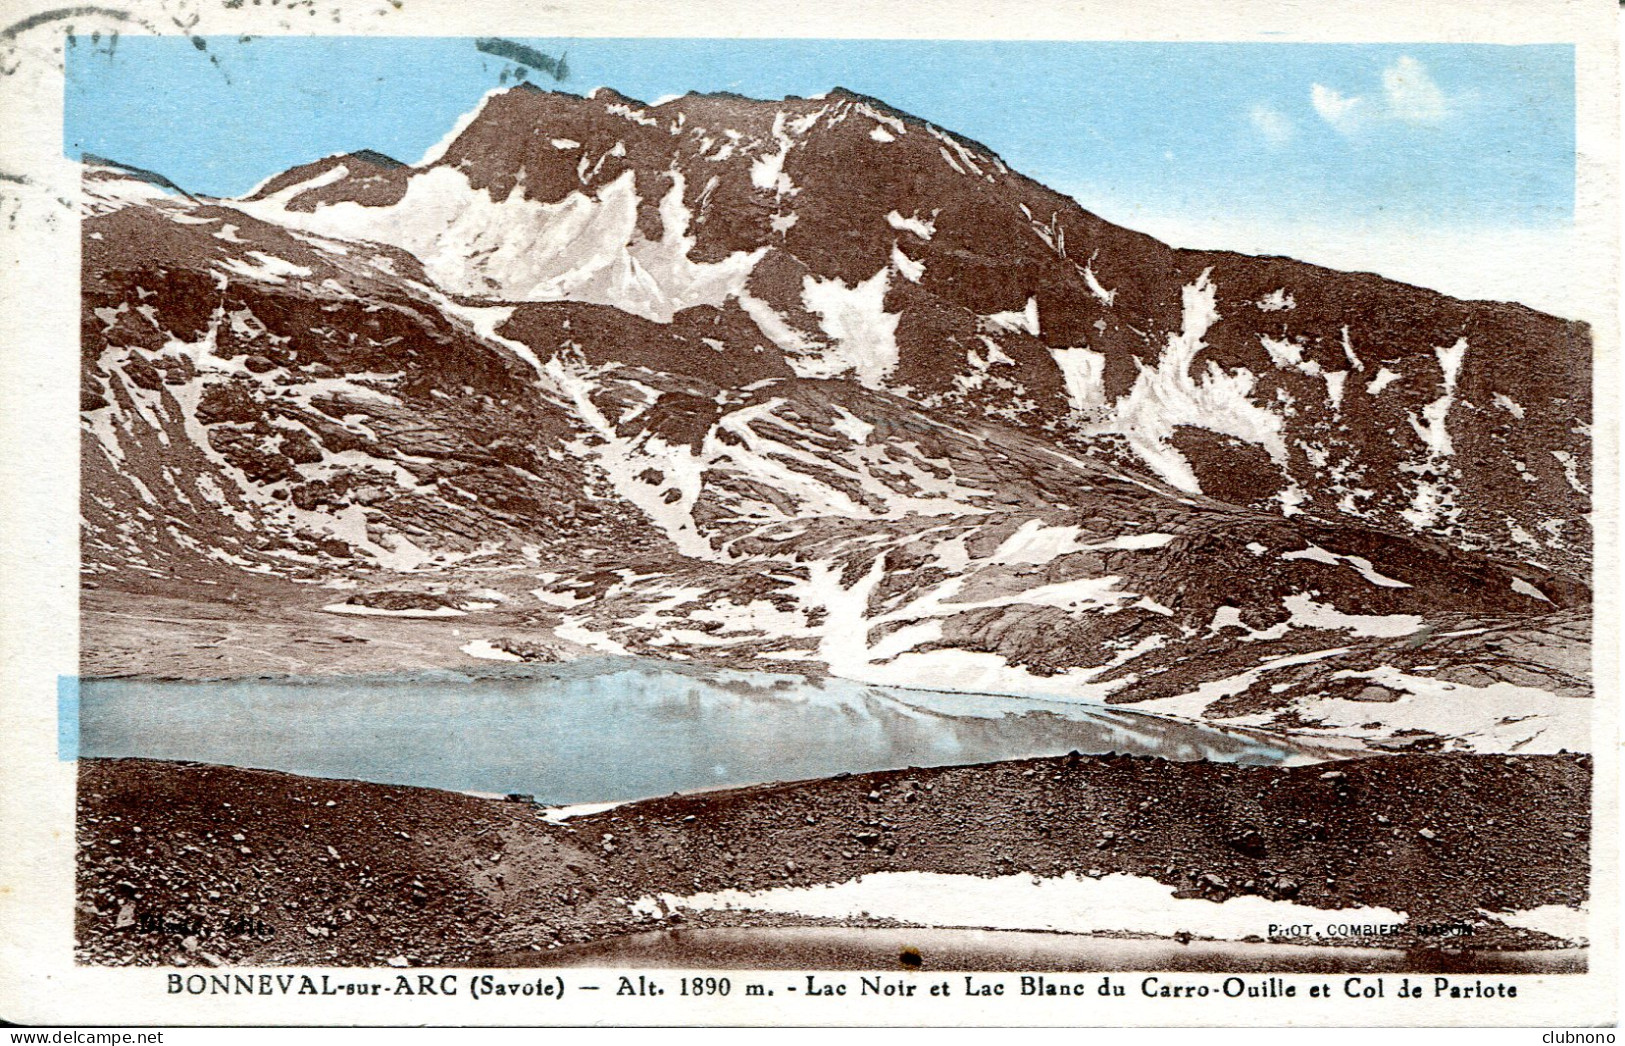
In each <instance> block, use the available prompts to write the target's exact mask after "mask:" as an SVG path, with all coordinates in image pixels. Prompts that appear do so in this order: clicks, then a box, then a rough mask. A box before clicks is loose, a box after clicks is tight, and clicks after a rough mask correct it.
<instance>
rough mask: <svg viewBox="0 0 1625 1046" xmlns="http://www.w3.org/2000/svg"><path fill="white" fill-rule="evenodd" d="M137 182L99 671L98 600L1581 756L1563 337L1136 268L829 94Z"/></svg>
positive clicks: (104, 338) (1277, 278)
mask: <svg viewBox="0 0 1625 1046" xmlns="http://www.w3.org/2000/svg"><path fill="white" fill-rule="evenodd" d="M160 183H161V179H158V178H157V177H156V176H152V175H150V174H148V173H147V172H135V171H131V170H128V169H123V168H119V167H118V166H116V165H114V164H111V163H105V162H95V163H89V162H87V166H86V175H85V219H84V241H83V243H84V268H83V280H84V283H83V287H84V311H83V407H84V418H85V444H84V446H85V452H84V459H83V460H84V497H83V510H84V516H85V535H84V560H85V571H86V575H87V583H88V584H89V585H91V586H93V587H92V589H91V591H92V592H93V593H95V596H94V598H92V599H91V600H89V601H88V604H87V605H88V606H89V608H90V615H91V617H90V618H88V619H87V627H86V636H87V638H86V670H87V671H88V672H91V673H92V674H94V673H95V672H96V671H97V670H98V668H101V669H106V668H107V667H108V663H107V662H105V661H98V658H101V657H103V656H104V654H105V650H104V649H100V648H98V646H97V640H96V638H95V637H96V635H97V627H96V626H95V624H94V617H95V615H96V614H97V613H100V612H101V611H102V610H108V611H109V612H111V611H116V610H117V607H118V600H119V596H118V594H119V593H135V594H138V593H142V592H146V593H151V592H153V591H156V590H158V589H162V590H163V591H164V592H166V593H171V594H172V593H173V592H175V591H183V592H185V593H186V594H187V595H188V598H191V599H194V600H197V601H200V602H212V601H218V602H221V603H226V602H228V600H229V594H230V593H231V592H232V591H234V590H235V589H238V588H241V587H243V586H244V585H245V583H246V581H247V580H248V579H249V578H250V576H252V582H253V585H254V591H255V592H256V593H257V595H256V597H255V598H256V599H257V600H258V601H259V604H260V605H261V606H268V605H271V604H275V605H277V606H279V607H282V608H293V609H294V610H296V611H297V612H299V613H302V614H303V613H308V614H310V615H312V616H315V617H320V616H321V615H322V614H323V609H322V608H324V607H325V608H327V609H328V610H329V611H331V613H329V614H328V615H327V617H328V619H329V626H328V627H330V628H332V629H333V630H342V629H343V628H344V627H346V625H345V620H344V618H343V616H342V615H346V614H349V615H354V614H372V615H379V614H382V615H395V616H409V617H424V618H436V619H439V618H444V619H446V620H445V621H437V622H435V623H434V627H441V626H445V627H450V625H451V624H455V625H456V627H457V628H458V630H459V634H460V635H466V636H468V637H470V638H471V639H472V640H473V641H472V642H470V643H469V644H468V646H466V647H465V648H464V650H465V652H466V653H468V654H471V655H474V656H491V657H499V658H521V659H523V658H534V657H549V656H558V655H559V653H560V652H568V651H570V650H577V649H590V650H597V651H602V652H613V653H623V652H624V653H636V654H644V655H650V656H658V657H672V658H678V659H697V660H701V661H713V662H718V663H729V664H744V665H752V666H758V667H771V668H779V669H782V668H786V667H799V668H803V669H806V670H818V671H825V670H827V671H832V672H835V673H837V674H841V675H846V676H850V677H852V678H857V679H863V680H868V681H873V682H884V683H894V684H901V685H930V686H939V687H949V688H964V689H987V690H990V691H995V692H997V691H1008V692H1042V693H1056V694H1063V695H1067V696H1072V697H1078V698H1087V699H1094V700H1108V701H1149V702H1151V705H1150V706H1148V707H1152V708H1160V709H1162V710H1165V711H1168V712H1171V713H1176V714H1188V715H1195V714H1206V715H1216V716H1225V717H1231V718H1236V717H1240V718H1242V719H1244V720H1245V721H1248V722H1251V723H1255V724H1258V725H1268V726H1273V727H1275V728H1277V729H1285V730H1301V731H1307V732H1311V733H1315V734H1317V735H1320V734H1325V733H1328V732H1329V733H1332V734H1336V735H1339V736H1342V737H1347V738H1351V739H1354V740H1355V741H1357V742H1359V743H1362V744H1377V745H1389V746H1393V745H1402V746H1403V745H1412V746H1422V747H1439V746H1447V747H1466V748H1477V749H1482V750H1511V749H1516V750H1520V751H1556V750H1558V749H1559V748H1561V747H1567V748H1570V749H1576V748H1583V747H1585V745H1586V727H1585V723H1586V721H1587V717H1586V715H1585V713H1584V708H1585V706H1586V705H1587V704H1588V702H1586V701H1584V700H1583V698H1584V697H1586V696H1589V692H1590V688H1589V680H1588V669H1587V661H1588V655H1587V639H1588V634H1589V601H1590V593H1589V589H1588V587H1587V586H1588V581H1589V556H1590V553H1589V547H1590V541H1589V523H1588V513H1589V510H1590V499H1589V494H1588V483H1589V464H1590V430H1589V425H1590V390H1589V353H1590V339H1589V332H1588V331H1587V330H1586V329H1585V328H1584V326H1583V325H1580V324H1576V323H1571V322H1566V321H1563V320H1560V319H1557V318H1554V317H1550V316H1545V315H1542V314H1539V313H1536V312H1533V311H1531V310H1529V309H1526V308H1523V307H1521V306H1517V305H1504V304H1496V303H1485V302H1461V301H1456V300H1453V299H1450V298H1446V297H1444V296H1441V295H1438V294H1435V293H1432V292H1429V291H1424V290H1420V289H1417V288H1414V287H1408V286H1404V285H1401V284H1396V283H1393V282H1390V281H1385V280H1382V279H1380V278H1378V277H1375V276H1371V275H1365V274H1346V273H1337V272H1332V271H1329V270H1325V269H1319V268H1316V267H1314V266H1309V265H1304V264H1301V263H1298V262H1294V261H1291V260H1288V259H1279V258H1251V257H1246V256H1241V255H1233V254H1223V253H1212V252H1193V251H1184V250H1176V249H1172V248H1169V247H1167V246H1165V245H1163V244H1160V243H1158V242H1157V241H1155V240H1152V239H1150V238H1148V237H1145V236H1142V235H1139V234H1137V233H1133V232H1131V231H1128V230H1125V229H1121V228H1118V227H1115V226H1112V225H1110V224H1109V223H1106V222H1104V221H1102V220H1100V219H1099V218H1097V217H1095V216H1093V215H1091V214H1089V213H1088V212H1087V211H1085V210H1083V209H1082V208H1080V207H1079V206H1078V204H1077V203H1076V202H1074V201H1072V200H1070V199H1068V198H1066V197H1063V196H1061V195H1059V194H1057V193H1054V192H1052V191H1050V190H1048V189H1046V188H1044V187H1043V186H1041V185H1038V184H1036V183H1034V182H1032V181H1031V180H1029V179H1026V178H1024V177H1022V176H1021V175H1019V174H1017V173H1015V172H1013V171H1011V170H1009V169H1008V168H1007V167H1006V166H1005V164H1004V163H1003V162H1002V161H1001V160H1000V159H999V158H998V157H997V156H996V155H995V154H993V153H992V152H991V151H990V150H989V149H987V148H986V147H985V146H982V145H979V144H978V143H975V142H971V141H968V140H966V139H964V138H962V137H959V136H957V135H954V134H952V133H951V132H948V131H946V130H943V129H940V128H936V127H933V126H931V125H929V124H926V123H924V122H922V121H919V120H917V119H915V118H913V117H910V116H907V115H906V114H902V113H899V112H897V111H895V110H892V109H890V108H889V107H887V106H885V105H884V104H883V103H880V102H877V101H875V100H873V99H868V98H864V97H861V96H857V95H853V94H850V93H847V92H843V91H835V92H833V93H831V94H829V95H827V96H825V97H823V98H818V99H787V100H785V101H783V102H756V101H750V100H746V99H742V98H737V97H733V96H697V95H689V96H686V97H683V98H680V99H676V100H674V101H670V102H667V103H664V104H662V105H659V106H646V105H643V104H641V103H638V102H634V101H632V100H630V99H626V98H623V97H621V96H619V95H617V94H615V93H614V92H611V91H604V90H601V91H598V92H595V93H594V94H593V95H592V96H590V97H587V98H580V97H576V96H572V95H565V94H554V93H548V92H543V91H539V90H535V89H533V88H529V87H520V88H514V89H512V90H508V91H502V92H493V93H492V94H491V95H489V96H487V98H486V99H485V100H484V101H483V102H482V103H481V105H480V106H479V108H478V109H476V110H475V111H474V112H472V113H471V114H470V115H469V117H467V118H465V120H464V121H463V122H462V123H461V124H460V125H459V126H458V127H457V128H455V129H453V131H452V132H451V133H450V134H449V135H448V136H447V139H446V141H445V142H443V143H442V144H441V145H440V146H437V147H436V148H435V149H434V150H431V152H430V154H429V155H428V156H426V157H425V158H424V159H423V160H422V161H421V162H420V163H418V164H416V165H406V164H403V163H400V162H399V161H397V160H394V159H392V158H390V157H387V156H383V155H381V154H378V153H374V152H370V151H365V150H363V151H360V152H356V153H351V154H346V155H341V156H336V157H329V158H326V159H322V160H318V161H315V162H313V163H310V164H306V165H303V166H301V167H297V168H294V169H293V170H290V171H288V172H286V173H284V174H282V175H278V176H276V177H274V178H272V179H270V180H269V181H267V182H266V183H265V184H264V185H262V186H261V187H259V188H258V189H257V190H256V191H254V192H252V193H250V194H249V195H248V196H247V197H246V198H244V199H241V200H211V199H202V198H196V197H192V196H187V195H185V194H184V193H177V192H175V191H173V187H168V186H166V185H165V184H160ZM268 593H275V594H274V595H272V594H268ZM237 612H238V611H226V613H227V614H228V615H229V614H231V613H237ZM240 612H241V614H242V615H243V616H252V614H253V610H252V608H248V607H243V608H242V609H241V611H240ZM487 622H489V623H487ZM335 650H336V651H337V653H336V654H335V657H334V667H335V668H342V657H341V656H340V655H341V654H342V647H338V646H336V647H335ZM176 653H177V657H178V656H179V651H177V652H176ZM459 656H461V655H459ZM182 674H184V672H182Z"/></svg>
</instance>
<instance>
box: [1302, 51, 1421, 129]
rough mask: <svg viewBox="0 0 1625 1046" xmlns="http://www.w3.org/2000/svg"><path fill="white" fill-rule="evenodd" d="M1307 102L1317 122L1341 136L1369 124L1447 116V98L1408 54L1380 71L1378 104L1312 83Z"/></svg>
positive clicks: (1410, 122) (1410, 121) (1416, 122)
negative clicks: (1316, 117)
mask: <svg viewBox="0 0 1625 1046" xmlns="http://www.w3.org/2000/svg"><path fill="white" fill-rule="evenodd" d="M1309 103H1310V104H1311V105H1313V106H1314V107H1315V112H1317V113H1319V114H1320V118H1321V119H1323V120H1325V121H1326V122H1327V123H1329V124H1331V125H1332V126H1333V127H1335V128H1337V130H1339V131H1341V132H1342V133H1344V134H1353V133H1354V132H1356V131H1358V130H1361V129H1362V128H1363V127H1365V126H1366V125H1367V124H1368V123H1369V122H1371V121H1377V120H1381V121H1398V122H1399V123H1408V124H1436V123H1441V122H1443V121H1444V119H1445V117H1447V116H1449V115H1450V99H1449V97H1448V96H1447V95H1446V94H1445V93H1444V90H1443V89H1442V88H1440V87H1439V85H1438V84H1437V83H1435V82H1434V80H1433V77H1432V76H1431V75H1430V74H1429V73H1428V71H1427V67H1426V66H1424V65H1423V64H1422V63H1421V62H1418V61H1417V60H1416V59H1414V58H1412V57H1411V56H1409V55H1401V56H1400V57H1399V58H1398V59H1397V60H1396V61H1395V62H1394V64H1393V65H1390V66H1389V67H1388V68H1386V69H1384V70H1383V71H1382V98H1381V99H1380V100H1379V101H1376V102H1374V103H1373V102H1370V101H1368V100H1367V99H1366V98H1364V97H1363V96H1360V95H1352V94H1344V93H1343V92H1341V91H1339V90H1337V89H1336V88H1332V87H1327V86H1326V85H1325V84H1315V85H1313V86H1312V87H1310V89H1309Z"/></svg>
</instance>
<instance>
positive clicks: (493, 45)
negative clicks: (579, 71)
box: [474, 37, 570, 81]
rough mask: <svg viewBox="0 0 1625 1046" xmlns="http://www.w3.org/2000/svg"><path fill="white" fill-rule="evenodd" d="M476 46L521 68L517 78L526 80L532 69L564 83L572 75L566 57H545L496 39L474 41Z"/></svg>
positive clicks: (507, 41)
mask: <svg viewBox="0 0 1625 1046" xmlns="http://www.w3.org/2000/svg"><path fill="white" fill-rule="evenodd" d="M474 46H475V48H477V49H478V50H480V51H483V52H484V53H486V54H489V55H495V56H496V57H498V58H505V59H507V60H508V61H510V62H512V63H513V64H515V65H517V66H519V72H518V74H516V75H517V78H518V79H520V80H523V79H525V77H526V76H527V75H528V73H529V71H530V70H531V69H540V70H541V71H542V72H544V73H546V74H548V75H549V76H551V77H552V78H553V79H554V80H558V81H563V80H565V79H566V78H568V77H569V75H570V67H569V66H568V65H567V64H566V63H565V57H566V56H564V55H560V56H559V57H557V58H554V57H553V56H551V55H545V54H543V53H542V52H540V51H538V50H536V49H535V48H534V47H526V46H525V45H524V44H516V43H514V42H513V41H512V40H501V39H498V38H496V37H481V38H480V39H478V40H475V41H474Z"/></svg>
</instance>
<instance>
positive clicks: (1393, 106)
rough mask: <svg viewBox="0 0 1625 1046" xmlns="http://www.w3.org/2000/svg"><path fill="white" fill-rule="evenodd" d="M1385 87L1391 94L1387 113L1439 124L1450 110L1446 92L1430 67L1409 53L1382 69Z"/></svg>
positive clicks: (1386, 92) (1417, 121)
mask: <svg viewBox="0 0 1625 1046" xmlns="http://www.w3.org/2000/svg"><path fill="white" fill-rule="evenodd" d="M1382 90H1383V93H1384V94H1385V95H1387V97H1388V114H1389V115H1390V116H1392V117H1393V118H1394V119H1396V120H1403V121H1405V122H1406V123H1438V122H1439V121H1441V120H1443V119H1444V118H1445V116H1446V115H1447V114H1448V112H1449V108H1450V107H1449V104H1448V103H1447V101H1446V99H1445V94H1444V92H1443V91H1442V90H1440V89H1439V85H1438V84H1436V83H1434V82H1433V77H1432V76H1429V75H1428V71H1427V67H1426V66H1424V65H1423V64H1422V63H1421V62H1418V61H1417V60H1416V59H1414V58H1412V57H1410V56H1409V55H1404V56H1401V57H1400V59H1399V61H1397V62H1395V63H1394V64H1393V65H1391V66H1389V67H1388V68H1386V69H1384V70H1383V71H1382Z"/></svg>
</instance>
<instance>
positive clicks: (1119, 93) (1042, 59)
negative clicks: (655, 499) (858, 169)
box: [65, 37, 1575, 230]
mask: <svg viewBox="0 0 1625 1046" xmlns="http://www.w3.org/2000/svg"><path fill="white" fill-rule="evenodd" d="M513 43H516V44H518V45H522V46H523V47H528V48H533V49H534V50H536V51H538V52H540V53H542V54H544V55H547V56H550V57H554V58H559V57H563V58H565V59H566V64H567V66H568V71H569V75H568V78H567V79H566V80H564V81H562V82H558V83H555V81H554V80H553V78H552V77H551V76H550V75H548V74H547V73H546V72H544V71H540V70H531V71H530V74H529V75H530V77H531V79H532V80H534V81H536V82H538V83H541V84H543V85H544V86H549V87H556V88H557V89H559V90H566V91H571V92H575V93H586V92H587V91H589V90H591V89H592V88H593V87H596V86H599V85H607V86H610V87H614V88H615V89H616V90H618V91H621V92H622V93H624V94H627V95H630V96H632V97H635V98H639V99H641V100H644V101H647V102H654V101H656V100H658V99H660V98H661V97H663V96H668V95H675V94H681V93H684V92H686V91H690V90H697V91H719V90H728V91H736V92H739V93H741V94H745V95H749V96H752V97H760V98H782V97H784V96H786V95H810V94H817V93H820V92H823V91H826V90H828V89H829V88H831V87H834V86H837V85H840V86H844V87H847V88H850V89H852V90H856V91H860V92H862V93H865V94H871V95H874V96H876V97H878V98H881V99H884V100H885V101H887V102H890V103H892V104H893V105H895V106H897V107H899V108H901V109H904V110H906V111H909V112H912V113H914V114H916V115H918V116H921V117H923V118H925V119H928V120H931V121H933V122H935V123H938V124H940V125H942V126H944V127H948V128H951V129H953V130H956V131H959V132H961V133H963V134H965V135H968V136H970V137H972V138H975V139H977V140H979V141H981V142H984V143H986V144H987V145H988V146H990V147H992V148H993V149H995V150H996V151H998V152H999V153H1000V155H1001V156H1003V157H1004V159H1005V160H1006V161H1007V162H1008V163H1009V164H1010V165H1011V166H1012V167H1014V168H1016V169H1017V170H1019V171H1021V172H1023V173H1025V174H1028V175H1031V176H1032V177H1034V178H1036V179H1038V180H1039V181H1042V182H1045V183H1046V184H1049V185H1051V186H1052V187H1054V188H1057V189H1060V190H1061V191H1063V192H1067V193H1070V194H1072V195H1074V196H1075V197H1077V198H1078V199H1079V200H1080V201H1081V202H1082V203H1083V204H1084V205H1085V206H1089V205H1090V204H1091V201H1095V202H1096V203H1097V205H1098V206H1101V207H1104V206H1105V205H1106V204H1107V203H1108V202H1111V203H1114V204H1117V205H1119V206H1121V205H1122V204H1123V203H1125V202H1130V203H1132V204H1133V205H1134V206H1136V207H1143V208H1145V209H1147V210H1150V211H1157V212H1162V213H1177V214H1183V215H1186V216H1188V217H1190V218H1192V219H1195V218H1201V217H1223V218H1243V219H1245V218H1250V217H1256V218H1258V219H1260V220H1268V221H1272V222H1303V223H1326V224H1328V225H1334V224H1335V225H1347V224H1349V223H1351V222H1352V223H1371V224H1382V225H1396V224H1401V223H1414V224H1416V225H1419V226H1424V227H1430V228H1435V229H1441V230H1442V229H1484V228H1506V227H1509V226H1514V227H1522V228H1530V229H1545V228H1554V227H1557V226H1562V225H1566V224H1567V223H1569V222H1570V221H1571V220H1572V217H1573V209H1574V134H1575V132H1574V55H1573V49H1572V48H1571V47H1569V46H1568V45H1542V46H1528V47H1502V46H1488V45H1325V44H1292V43H1281V44H1157V43H1058V42H1057V43H1033V42H997V41H995V42H987V41H975V42H957V41H853V40H650V39H639V40H627V39H573V40H545V39H525V40H519V41H513ZM476 44H477V41H476V40H474V39H472V38H470V39H425V38H324V37H309V38H290V37H279V38H255V39H249V40H239V39H236V38H209V39H208V40H207V51H201V50H199V49H197V48H196V47H194V45H193V44H192V42H191V41H189V40H187V39H185V38H179V37H176V38H151V37H141V38H133V37H124V38H120V39H118V40H117V41H116V45H112V42H111V41H109V40H108V39H107V38H105V37H104V38H102V39H101V40H100V41H99V42H97V43H92V42H91V41H90V40H89V39H86V38H81V39H79V40H77V41H75V42H74V45H73V46H71V47H69V48H68V49H67V56H68V59H67V100H66V128H65V130H66V139H65V140H66V143H67V149H68V152H69V154H70V155H72V156H75V157H77V156H78V155H80V154H81V153H82V152H90V153H95V154H98V155H102V156H108V157H112V158H115V159H118V160H120V161H122V162H125V163H129V164H133V165H135V166H138V167H146V168H151V169H154V170H157V171H159V172H161V173H163V174H165V175H167V176H168V177H170V178H171V179H173V180H174V181H176V182H177V183H179V184H180V185H182V186H184V187H186V188H188V189H190V190H192V191H196V192H202V193H208V194H218V195H232V194H238V193H242V192H244V191H246V190H247V189H249V188H250V187H251V186H253V185H254V184H256V183H257V182H259V181H261V180H262V179H264V178H265V177H267V176H268V175H270V174H272V173H275V172H277V171H279V170H282V169H285V168H287V167H290V166H293V165H294V164H298V163H303V162H305V161H308V160H311V159H314V158H316V157H319V156H323V155H327V154H330V153H335V152H342V151H348V150H354V149H360V148H373V149H377V150H379V151H381V152H385V153H388V154H390V155H393V156H395V157H397V158H399V159H402V160H405V161H407V162H413V161H416V160H417V159H418V158H419V157H420V156H421V155H422V154H423V152H424V151H425V150H426V149H427V148H428V147H429V146H430V145H432V144H433V143H434V142H436V141H438V140H439V139H440V138H441V136H442V135H444V134H445V132H446V131H447V130H448V129H449V128H450V127H451V126H452V124H453V123H454V122H455V120H456V118H457V117H458V116H459V115H461V114H462V113H464V112H466V111H468V110H469V109H471V108H472V107H473V106H474V105H475V104H476V103H477V102H478V100H479V98H480V96H481V95H482V94H483V93H484V92H485V91H486V90H488V89H490V88H492V87H496V86H499V82H500V81H502V79H503V78H504V76H505V75H506V77H507V78H508V80H509V82H512V79H511V78H512V76H513V75H514V73H515V72H516V68H515V63H514V62H513V61H511V60H509V59H507V58H505V57H503V56H502V55H501V54H495V53H492V49H491V48H490V47H489V46H487V47H486V48H484V49H482V48H480V47H478V46H476ZM487 44H489V41H487ZM110 45H111V46H110ZM498 50H501V49H500V48H499V49H498ZM211 59H212V60H211Z"/></svg>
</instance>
